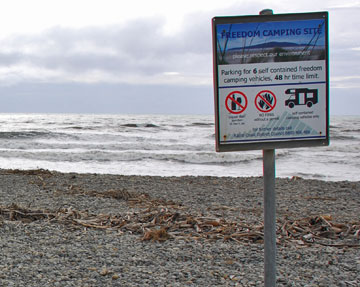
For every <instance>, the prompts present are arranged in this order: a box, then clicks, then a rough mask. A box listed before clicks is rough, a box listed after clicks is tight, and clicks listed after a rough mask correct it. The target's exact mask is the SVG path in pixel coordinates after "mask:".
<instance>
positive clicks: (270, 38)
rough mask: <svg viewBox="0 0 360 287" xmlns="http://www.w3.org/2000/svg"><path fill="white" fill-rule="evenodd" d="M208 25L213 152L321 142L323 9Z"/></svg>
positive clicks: (325, 134) (325, 131) (325, 130)
mask: <svg viewBox="0 0 360 287" xmlns="http://www.w3.org/2000/svg"><path fill="white" fill-rule="evenodd" d="M212 21H213V22H212V29H213V56H214V95H215V120H216V149H217V151H236V150H249V149H273V148H285V147H302V146H316V145H328V143H329V120H328V110H329V106H328V98H329V84H328V82H329V81H328V79H329V73H328V69H329V66H328V14H327V12H316V13H297V14H275V15H259V16H236V17H215V18H213V20H212Z"/></svg>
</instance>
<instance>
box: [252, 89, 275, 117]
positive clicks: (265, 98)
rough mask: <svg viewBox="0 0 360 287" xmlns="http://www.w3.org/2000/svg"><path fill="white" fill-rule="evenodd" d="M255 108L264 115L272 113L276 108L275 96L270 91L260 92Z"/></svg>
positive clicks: (256, 98)
mask: <svg viewBox="0 0 360 287" xmlns="http://www.w3.org/2000/svg"><path fill="white" fill-rule="evenodd" d="M255 106H256V108H257V109H258V110H259V111H260V112H262V113H268V112H271V111H272V110H273V109H274V108H275V106H276V97H275V94H274V93H273V92H271V91H268V90H265V91H261V92H259V93H258V94H257V95H256V97H255Z"/></svg>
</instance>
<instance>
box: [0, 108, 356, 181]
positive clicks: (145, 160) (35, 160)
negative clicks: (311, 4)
mask: <svg viewBox="0 0 360 287" xmlns="http://www.w3.org/2000/svg"><path fill="white" fill-rule="evenodd" d="M275 155H276V160H275V165H276V176H277V177H289V178H291V177H294V176H295V177H302V178H306V179H319V180H326V181H343V180H348V181H359V180H360V175H359V172H360V116H333V117H331V118H330V145H329V146H325V147H311V148H309V147H307V148H292V149H276V151H275ZM0 168H1V169H22V170H28V169H47V170H54V171H60V172H76V173H101V174H120V175H151V176H185V175H191V176H219V177H225V176H226V177H246V176H262V174H263V158H262V151H261V150H254V151H238V152H223V153H217V152H216V151H215V125H214V116H213V115H127V114H118V115H105V114H0Z"/></svg>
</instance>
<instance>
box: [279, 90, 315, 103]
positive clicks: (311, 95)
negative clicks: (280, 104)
mask: <svg viewBox="0 0 360 287" xmlns="http://www.w3.org/2000/svg"><path fill="white" fill-rule="evenodd" d="M285 94H288V95H290V97H289V98H288V99H287V100H286V101H285V106H288V107H289V108H293V107H295V106H299V105H307V106H308V107H309V108H310V107H312V105H315V104H317V102H318V90H317V89H307V88H302V89H287V90H286V91H285Z"/></svg>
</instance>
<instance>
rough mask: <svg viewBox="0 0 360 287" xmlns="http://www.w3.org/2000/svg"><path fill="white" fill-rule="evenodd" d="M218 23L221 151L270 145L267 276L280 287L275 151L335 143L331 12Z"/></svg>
mask: <svg viewBox="0 0 360 287" xmlns="http://www.w3.org/2000/svg"><path fill="white" fill-rule="evenodd" d="M212 24H213V56H214V95H215V96H214V100H215V137H216V150H217V151H218V152H230V151H243V150H255V149H260V150H263V177H264V281H265V287H275V284H276V192H275V149H276V148H297V147H310V146H326V145H328V144H329V115H328V114H329V105H328V102H329V72H328V70H329V65H328V57H329V56H328V34H327V31H328V13H327V12H314V13H296V14H273V12H272V10H270V9H266V10H263V11H261V12H260V15H258V16H230V17H215V18H213V23H212Z"/></svg>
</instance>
